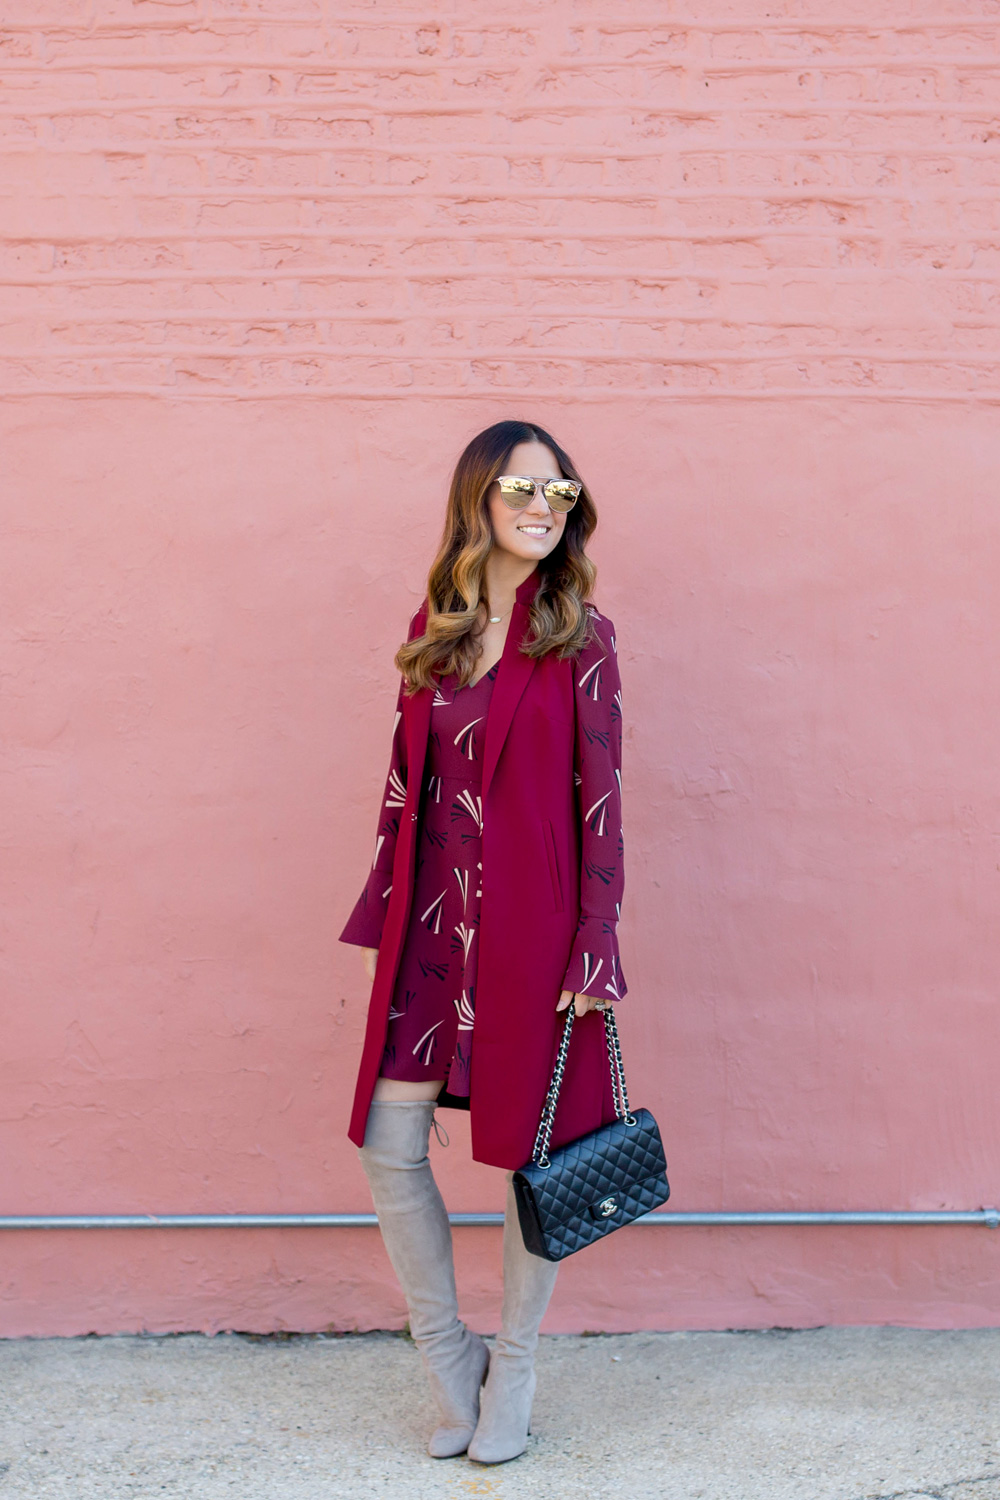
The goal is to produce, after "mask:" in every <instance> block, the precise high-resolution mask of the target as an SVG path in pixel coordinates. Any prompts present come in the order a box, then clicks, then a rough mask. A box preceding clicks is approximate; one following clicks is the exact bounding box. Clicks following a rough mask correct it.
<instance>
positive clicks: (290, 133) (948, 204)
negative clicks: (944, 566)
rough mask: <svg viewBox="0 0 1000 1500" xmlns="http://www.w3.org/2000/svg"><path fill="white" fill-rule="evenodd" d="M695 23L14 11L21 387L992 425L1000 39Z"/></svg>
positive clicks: (194, 2) (663, 11)
mask: <svg viewBox="0 0 1000 1500" xmlns="http://www.w3.org/2000/svg"><path fill="white" fill-rule="evenodd" d="M700 9H701V14H699V16H697V17H696V16H695V15H694V14H693V13H691V12H685V11H683V10H682V9H681V8H680V7H679V6H676V5H662V6H652V7H648V8H647V9H645V10H644V11H643V12H642V13H640V14H635V13H628V14H623V13H622V12H615V11H614V10H613V8H612V7H609V6H608V4H607V3H606V0H601V3H585V0H583V3H579V4H570V3H557V4H549V5H545V6H528V5H525V4H508V5H500V6H499V7H497V6H491V7H489V16H488V19H487V17H486V15H485V14H482V13H476V12H478V10H479V8H478V7H472V6H470V5H469V4H450V5H445V6H443V7H439V8H438V9H437V10H436V11H435V12H433V13H431V12H424V13H419V12H412V13H411V12H407V11H406V10H405V9H404V8H403V7H402V6H389V7H379V8H377V9H376V8H375V7H374V6H372V5H370V4H357V5H354V6H351V5H344V6H332V5H327V4H325V3H323V4H321V3H319V0H316V3H314V4H308V3H303V4H298V3H295V4H292V3H289V4H281V5H278V4H264V3H261V4H257V5H253V4H242V3H241V4H236V3H234V4H223V3H218V4H213V3H211V0H190V3H180V4H169V5H168V4H166V3H163V4H156V3H152V4H145V3H144V4H138V3H131V0H127V3H126V0H119V3H117V4H110V5H97V4H96V3H94V4H90V3H56V0H50V3H48V4H46V5H45V6H39V7H33V10H36V11H37V13H36V14H34V15H32V16H31V17H30V18H27V17H25V15H24V14H23V13H19V11H18V8H16V7H8V10H7V16H6V20H5V23H4V25H3V28H2V32H0V59H2V73H0V78H2V104H0V177H2V181H3V184H4V200H3V225H2V231H0V312H2V316H3V328H2V346H0V388H2V389H5V390H8V391H16V392H30V391H65V392H81V391H108V392H114V391H152V392H169V393H172V394H175V395H178V396H183V395H205V394H211V393H213V392H217V391H225V392H229V393H232V394H236V395H239V394H251V393H252V394H254V395H269V394H285V393H288V392H295V393H307V392H311V393H314V394H325V393H328V392H330V393H337V392H351V393H353V394H355V395H358V394H362V393H364V394H370V395H373V396H380V395H387V396H391V395H395V394H398V393H400V392H401V391H406V392H410V393H413V394H417V393H420V394H435V395H447V394H455V393H460V394H463V395H467V394H476V393H491V394H511V395H520V394H522V393H539V394H541V393H552V392H556V391H558V392H560V393H563V394H565V393H566V392H567V391H568V390H576V391H579V392H580V393H581V394H586V395H587V396H588V397H593V396H594V395H595V394H596V393H597V392H601V393H604V394H606V395H608V396H616V397H621V396H622V395H625V394H634V393H642V394H646V393H649V394H656V393H659V392H670V393H678V394H683V393H710V392H727V393H734V394H742V395H748V396H750V395H760V394H774V393H787V394H796V395H798V394H803V393H805V394H825V393H837V394H841V393H848V394H849V393H865V394H870V393H872V392H877V393H891V394H893V395H918V396H922V397H926V396H934V397H940V398H956V397H963V396H966V395H979V396H989V395H994V396H995V395H996V394H997V393H998V392H1000V345H998V338H997V326H998V305H997V295H998V293H997V285H998V271H1000V195H998V191H997V189H998V186H1000V161H998V155H997V151H996V147H995V140H996V134H997V118H996V110H997V106H998V103H1000V16H998V15H997V14H996V12H995V7H994V6H992V5H991V4H988V3H983V4H979V5H977V4H967V3H959V0H942V3H940V4H937V3H935V4H930V3H929V0H928V3H925V4H921V3H912V4H911V3H903V0H898V3H896V4H884V5H881V6H878V7H876V9H875V14H874V16H873V15H872V14H871V7H868V6H861V5H859V4H858V5H852V4H838V5H836V6H830V5H825V6H824V5H822V4H819V3H812V4H796V5H793V4H786V5H779V6H771V7H768V8H767V15H766V17H765V16H764V15H763V14H762V13H761V7H759V6H754V5H751V4H749V3H742V4H741V3H728V4H724V3H721V0H715V3H713V4H712V5H710V6H709V7H707V8H705V7H702V8H700ZM431 14H433V15H434V16H435V17H436V18H435V19H428V15H431Z"/></svg>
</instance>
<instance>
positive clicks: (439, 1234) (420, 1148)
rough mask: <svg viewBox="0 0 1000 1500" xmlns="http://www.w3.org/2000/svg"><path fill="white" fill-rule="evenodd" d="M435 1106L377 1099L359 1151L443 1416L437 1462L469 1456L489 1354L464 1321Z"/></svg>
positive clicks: (433, 1448) (434, 1443)
mask: <svg viewBox="0 0 1000 1500" xmlns="http://www.w3.org/2000/svg"><path fill="white" fill-rule="evenodd" d="M433 1118H434V1102H433V1100H430V1099H428V1100H416V1101H413V1102H396V1101H394V1100H393V1101H388V1100H375V1101H374V1102H373V1103H372V1106H371V1109H370V1110H369V1113H368V1122H367V1126H366V1128H365V1143H364V1145H363V1146H362V1147H361V1149H360V1151H359V1153H358V1154H359V1156H360V1157H361V1162H362V1165H363V1166H364V1169H365V1173H366V1175H367V1177H368V1184H369V1186H370V1188H371V1193H372V1199H373V1201H374V1204H375V1212H376V1213H377V1215H378V1222H379V1228H380V1230H381V1231H382V1239H383V1242H384V1244H385V1248H386V1251H387V1252H388V1255H389V1259H390V1261H391V1262H392V1267H393V1270H394V1271H395V1273H396V1275H397V1277H398V1278H399V1284H400V1286H401V1287H402V1289H403V1295H404V1297H405V1298H406V1305H407V1308H408V1309H409V1314H410V1333H411V1335H412V1337H413V1342H414V1343H415V1344H416V1346H417V1348H418V1349H419V1351H420V1354H421V1356H422V1358H423V1362H424V1368H425V1370H426V1371H427V1375H428V1378H429V1380H430V1385H431V1389H432V1391H433V1393H434V1397H435V1399H436V1401H437V1404H438V1406H439V1408H440V1410H441V1425H440V1426H439V1427H438V1428H436V1429H435V1431H434V1432H433V1433H432V1434H431V1438H430V1441H429V1442H428V1444H427V1451H428V1453H430V1455H431V1456H432V1458H453V1457H454V1456H455V1455H456V1454H458V1453H464V1452H465V1450H466V1448H467V1447H468V1443H469V1439H470V1438H471V1437H472V1434H473V1432H474V1431H475V1429H476V1421H477V1418H478V1416H479V1388H480V1386H481V1385H482V1383H483V1381H484V1379H485V1378H486V1368H487V1363H488V1361H489V1350H488V1349H487V1347H486V1345H485V1344H484V1343H483V1341H482V1339H481V1338H480V1337H479V1335H478V1334H475V1333H472V1332H471V1331H470V1330H469V1329H468V1328H466V1326H465V1324H464V1323H462V1322H461V1321H460V1320H459V1316H458V1301H457V1298H456V1295H455V1265H454V1261H453V1259H452V1246H451V1225H450V1224H449V1223H448V1213H447V1210H446V1209H445V1206H444V1202H443V1200H442V1198H441V1194H440V1192H439V1191H438V1186H437V1183H436V1182H435V1181H434V1174H433V1172H432V1171H431V1164H430V1161H429V1159H428V1156H427V1143H428V1139H429V1136H430V1129H431V1121H432V1120H433Z"/></svg>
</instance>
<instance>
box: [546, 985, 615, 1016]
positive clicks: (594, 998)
mask: <svg viewBox="0 0 1000 1500" xmlns="http://www.w3.org/2000/svg"><path fill="white" fill-rule="evenodd" d="M605 998H606V997H605V996H603V995H577V997H576V1001H575V1004H574V1009H575V1010H576V1013H577V1015H578V1016H583V1015H586V1013H587V1011H588V1010H596V1009H597V1007H598V1006H599V1005H603V1004H604V1003H605ZM572 999H573V991H572V990H563V992H562V994H561V995H560V996H559V1003H558V1005H557V1006H556V1010H567V1009H568V1008H569V1002H570V1001H571V1000H572Z"/></svg>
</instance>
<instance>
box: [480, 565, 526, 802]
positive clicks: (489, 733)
mask: <svg viewBox="0 0 1000 1500" xmlns="http://www.w3.org/2000/svg"><path fill="white" fill-rule="evenodd" d="M538 583H539V575H538V571H537V569H536V571H535V572H534V573H532V574H530V575H529V577H528V578H526V579H525V581H524V583H522V584H521V586H520V588H519V589H518V590H517V593H516V595H515V604H514V608H513V610H512V611H511V616H510V625H509V626H508V629H507V639H506V641H505V642H504V648H503V655H502V656H501V658H500V670H499V671H498V672H497V676H496V682H495V683H494V684H493V693H492V696H491V698H490V710H489V714H488V715H487V719H486V742H485V745H484V749H483V802H484V803H485V801H486V794H487V793H488V792H489V789H490V782H491V781H492V780H493V773H494V771H495V770H496V766H497V761H498V760H499V759H500V751H501V750H502V749H503V747H504V741H505V740H506V738H507V732H508V730H509V729H510V726H511V721H512V720H513V718H514V712H515V710H516V708H517V705H518V704H519V703H520V701H521V697H522V694H523V693H524V690H525V688H526V687H527V686H528V682H529V681H530V679H531V674H532V672H533V671H534V670H535V662H536V661H537V660H538V658H537V657H534V656H525V655H524V653H523V652H522V651H520V650H519V649H518V647H519V646H520V644H521V642H522V640H523V639H524V637H525V636H526V635H527V633H528V626H529V624H530V621H531V601H532V599H533V598H534V596H535V590H536V589H537V587H538Z"/></svg>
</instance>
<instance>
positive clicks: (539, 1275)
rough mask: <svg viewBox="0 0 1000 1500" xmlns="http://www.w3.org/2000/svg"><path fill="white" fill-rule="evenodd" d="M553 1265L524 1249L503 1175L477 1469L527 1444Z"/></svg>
mask: <svg viewBox="0 0 1000 1500" xmlns="http://www.w3.org/2000/svg"><path fill="white" fill-rule="evenodd" d="M558 1270H559V1265H558V1262H557V1261H550V1260H542V1258H541V1256H538V1255H532V1254H531V1253H530V1252H529V1251H527V1250H526V1249H525V1248H524V1240H523V1239H522V1238H521V1227H520V1225H519V1223H518V1219H517V1202H516V1200H515V1197H514V1185H513V1177H512V1174H510V1173H508V1174H507V1206H506V1210H505V1213H504V1221H503V1311H502V1314H501V1322H502V1327H501V1329H500V1332H499V1333H498V1334H497V1338H496V1344H495V1345H494V1348H493V1353H492V1355H491V1356H490V1370H489V1376H488V1378H487V1381H486V1385H485V1387H484V1388H483V1394H482V1399H481V1402H480V1407H479V1422H478V1424H477V1426H476V1432H475V1436H474V1437H473V1439H472V1441H471V1443H470V1444H469V1457H470V1458H471V1459H474V1460H475V1461H476V1462H477V1463H481V1464H502V1463H505V1462H506V1460H507V1459H509V1458H517V1457H518V1455H519V1454H521V1453H523V1452H524V1450H525V1448H526V1447H527V1445H528V1433H529V1432H530V1431H531V1402H532V1398H533V1396H534V1394H535V1350H536V1349H537V1347H538V1327H539V1324H540V1323H541V1321H542V1318H543V1317H544V1315H545V1309H546V1308H547V1307H548V1305H549V1298H550V1297H551V1296H552V1288H553V1287H554V1286H555V1284H556V1272H557V1271H558Z"/></svg>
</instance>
